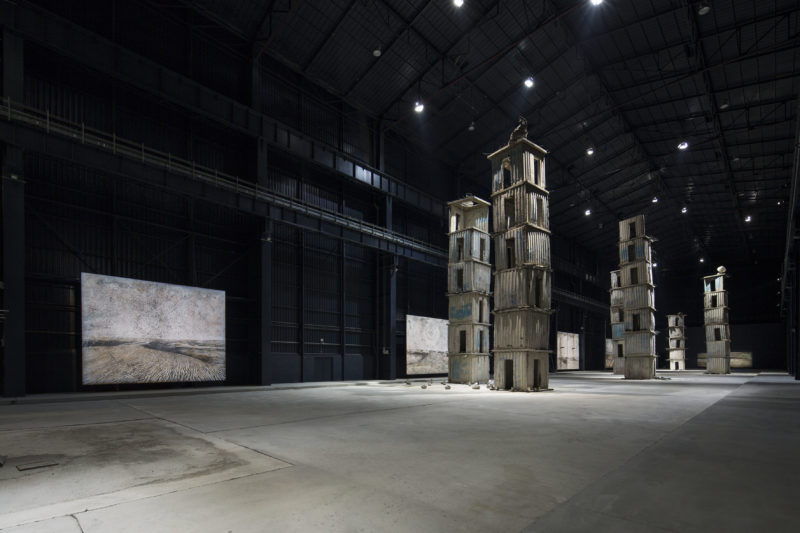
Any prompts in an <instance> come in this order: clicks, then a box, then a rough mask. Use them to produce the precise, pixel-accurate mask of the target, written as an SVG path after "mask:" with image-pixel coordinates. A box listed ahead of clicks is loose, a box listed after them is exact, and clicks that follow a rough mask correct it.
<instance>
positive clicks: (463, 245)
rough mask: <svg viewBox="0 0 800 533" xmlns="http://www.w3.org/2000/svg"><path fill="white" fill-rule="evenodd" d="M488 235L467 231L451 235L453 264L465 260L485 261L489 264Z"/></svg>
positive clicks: (451, 259) (450, 259)
mask: <svg viewBox="0 0 800 533" xmlns="http://www.w3.org/2000/svg"><path fill="white" fill-rule="evenodd" d="M489 243H490V238H489V234H488V233H483V232H480V231H476V230H474V229H465V230H461V231H456V232H453V233H451V234H450V258H449V261H450V262H451V263H456V262H460V261H465V260H470V259H472V260H474V261H483V262H484V263H488V262H489V261H490V259H489V257H490V256H489Z"/></svg>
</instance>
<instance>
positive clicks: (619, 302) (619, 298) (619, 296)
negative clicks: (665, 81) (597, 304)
mask: <svg viewBox="0 0 800 533" xmlns="http://www.w3.org/2000/svg"><path fill="white" fill-rule="evenodd" d="M610 292H611V306H612V307H622V306H623V305H624V304H625V295H624V293H623V292H622V289H611V291H610Z"/></svg>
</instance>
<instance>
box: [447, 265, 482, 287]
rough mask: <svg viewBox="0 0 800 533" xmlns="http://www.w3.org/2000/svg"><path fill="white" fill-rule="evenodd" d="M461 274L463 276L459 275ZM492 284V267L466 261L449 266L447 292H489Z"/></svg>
mask: <svg viewBox="0 0 800 533" xmlns="http://www.w3.org/2000/svg"><path fill="white" fill-rule="evenodd" d="M459 272H461V274H459ZM491 283H492V267H491V266H489V265H487V264H485V263H477V262H474V261H465V262H463V263H450V264H448V265H447V292H448V293H450V294H452V293H457V292H468V291H482V292H489V290H490V289H491Z"/></svg>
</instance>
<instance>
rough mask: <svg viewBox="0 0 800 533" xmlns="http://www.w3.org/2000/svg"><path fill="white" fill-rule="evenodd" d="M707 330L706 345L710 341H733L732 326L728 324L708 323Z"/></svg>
mask: <svg viewBox="0 0 800 533" xmlns="http://www.w3.org/2000/svg"><path fill="white" fill-rule="evenodd" d="M705 331H706V346H708V343H709V342H714V341H727V342H730V341H731V327H730V326H729V325H728V324H707V325H706V326H705Z"/></svg>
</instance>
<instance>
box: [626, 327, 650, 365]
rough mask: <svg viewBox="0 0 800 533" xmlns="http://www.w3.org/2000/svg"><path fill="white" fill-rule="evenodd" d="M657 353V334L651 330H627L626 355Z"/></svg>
mask: <svg viewBox="0 0 800 533" xmlns="http://www.w3.org/2000/svg"><path fill="white" fill-rule="evenodd" d="M655 353H656V336H655V335H654V334H653V333H651V332H649V331H626V332H625V357H626V358H627V357H633V356H640V355H652V356H655Z"/></svg>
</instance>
